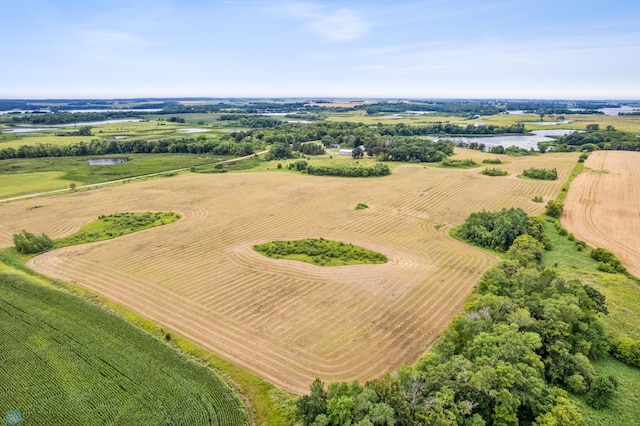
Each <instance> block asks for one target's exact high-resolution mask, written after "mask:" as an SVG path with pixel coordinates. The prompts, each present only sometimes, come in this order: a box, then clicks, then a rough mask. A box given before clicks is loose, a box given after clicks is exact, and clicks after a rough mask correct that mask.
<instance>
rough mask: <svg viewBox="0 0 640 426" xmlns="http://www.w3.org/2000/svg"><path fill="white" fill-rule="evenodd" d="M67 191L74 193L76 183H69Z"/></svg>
mask: <svg viewBox="0 0 640 426" xmlns="http://www.w3.org/2000/svg"><path fill="white" fill-rule="evenodd" d="M69 189H71V190H72V191H75V190H76V183H75V182H71V183H70V184H69Z"/></svg>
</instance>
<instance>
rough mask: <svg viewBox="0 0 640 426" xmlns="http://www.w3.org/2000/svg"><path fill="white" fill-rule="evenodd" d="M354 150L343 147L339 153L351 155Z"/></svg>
mask: <svg viewBox="0 0 640 426" xmlns="http://www.w3.org/2000/svg"><path fill="white" fill-rule="evenodd" d="M352 151H353V150H352V149H341V150H340V151H338V154H340V155H351V152H352Z"/></svg>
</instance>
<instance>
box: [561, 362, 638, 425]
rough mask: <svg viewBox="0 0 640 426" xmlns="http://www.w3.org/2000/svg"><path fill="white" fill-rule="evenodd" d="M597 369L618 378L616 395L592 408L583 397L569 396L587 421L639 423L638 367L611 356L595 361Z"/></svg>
mask: <svg viewBox="0 0 640 426" xmlns="http://www.w3.org/2000/svg"><path fill="white" fill-rule="evenodd" d="M596 368H597V370H598V371H599V372H600V373H602V374H604V375H606V376H613V377H615V378H616V379H617V380H618V383H619V385H618V389H617V396H616V397H615V398H614V399H613V401H612V402H611V405H610V406H609V407H607V408H604V409H601V410H594V409H593V408H591V407H590V406H589V405H588V404H587V403H586V401H585V398H581V397H576V396H573V395H572V396H571V400H572V402H573V403H574V404H576V405H577V406H578V408H579V410H580V411H581V412H582V415H583V416H584V417H585V420H586V421H587V423H588V424H589V425H591V426H610V425H621V426H622V425H638V424H640V392H638V389H640V369H638V368H634V367H629V366H628V365H625V364H623V363H621V362H619V361H616V360H615V359H613V358H607V359H604V360H602V361H599V362H597V363H596Z"/></svg>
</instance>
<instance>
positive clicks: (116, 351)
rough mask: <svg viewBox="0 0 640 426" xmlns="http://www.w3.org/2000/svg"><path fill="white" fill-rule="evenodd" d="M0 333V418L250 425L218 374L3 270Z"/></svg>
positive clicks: (108, 316) (81, 303)
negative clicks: (7, 415) (13, 415)
mask: <svg viewBox="0 0 640 426" xmlns="http://www.w3.org/2000/svg"><path fill="white" fill-rule="evenodd" d="M0 331H1V332H2V336H3V338H2V340H1V341H0V354H1V359H2V364H1V368H0V370H1V371H2V374H1V375H0V387H1V388H2V398H0V411H1V412H2V413H3V416H4V413H7V412H9V411H10V410H17V411H19V412H20V413H21V417H22V420H23V421H24V424H25V425H27V424H29V425H45V424H46V425H89V424H139V425H143V424H189V425H212V424H215V425H230V426H231V425H233V426H235V425H243V424H244V425H248V424H249V415H248V413H247V411H246V409H245V408H244V406H243V404H242V401H241V400H240V398H239V396H238V394H237V393H236V392H235V391H234V390H233V389H232V388H231V387H230V386H229V385H228V384H227V383H226V382H225V381H224V380H223V379H222V378H221V377H220V376H218V375H217V374H216V373H214V372H213V370H211V369H209V368H207V367H205V366H204V365H202V364H199V363H196V362H194V361H192V360H189V359H188V358H186V357H185V356H183V355H182V354H180V353H179V352H178V351H176V350H174V349H172V348H170V347H169V346H168V345H165V344H163V343H161V342H160V341H159V340H158V339H156V338H155V337H153V336H151V335H150V334H147V333H144V332H142V331H140V330H139V329H138V328H137V327H135V326H133V325H131V324H130V323H128V322H127V321H126V320H124V319H122V318H119V317H118V316H116V315H114V314H113V313H110V312H108V311H107V310H105V309H103V308H100V307H98V306H96V305H95V304H93V303H91V302H88V301H86V300H83V299H82V298H80V297H77V296H74V295H71V294H69V293H67V292H64V291H60V290H57V289H54V288H51V287H47V286H45V285H43V284H42V283H35V282H34V281H33V280H32V278H30V277H28V276H26V275H24V274H20V273H15V272H11V271H10V269H8V268H5V267H4V265H3V263H2V262H0ZM21 424H22V423H21Z"/></svg>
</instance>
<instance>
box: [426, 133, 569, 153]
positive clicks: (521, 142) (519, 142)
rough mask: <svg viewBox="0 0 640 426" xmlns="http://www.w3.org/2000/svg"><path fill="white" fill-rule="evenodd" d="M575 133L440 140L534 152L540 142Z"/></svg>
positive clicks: (465, 137)
mask: <svg viewBox="0 0 640 426" xmlns="http://www.w3.org/2000/svg"><path fill="white" fill-rule="evenodd" d="M573 132H575V130H567V129H552V130H535V131H533V132H531V133H533V134H532V135H515V136H487V137H478V136H475V137H473V136H472V137H468V136H463V137H455V136H453V137H448V138H438V140H440V139H449V140H452V141H454V142H457V141H460V142H466V143H471V142H477V143H483V144H485V146H486V147H487V148H491V147H494V146H498V145H502V146H503V147H505V148H507V147H510V146H512V145H515V146H517V147H518V148H524V149H527V150H530V149H531V148H533V149H534V150H538V142H553V141H554V139H552V138H550V137H549V136H564V135H568V134H571V133H573Z"/></svg>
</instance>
